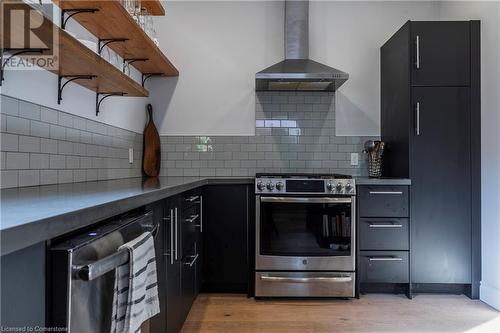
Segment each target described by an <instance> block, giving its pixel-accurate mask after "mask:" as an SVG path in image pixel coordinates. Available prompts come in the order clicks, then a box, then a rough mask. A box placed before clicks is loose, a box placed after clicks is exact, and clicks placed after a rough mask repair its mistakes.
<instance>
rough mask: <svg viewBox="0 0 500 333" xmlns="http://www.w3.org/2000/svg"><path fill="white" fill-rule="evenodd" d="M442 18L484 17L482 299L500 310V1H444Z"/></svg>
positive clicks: (482, 59)
mask: <svg viewBox="0 0 500 333" xmlns="http://www.w3.org/2000/svg"><path fill="white" fill-rule="evenodd" d="M440 18H441V19H443V20H462V19H463V20H470V19H477V20H481V169H482V175H481V178H482V184H481V187H482V188H481V196H482V198H481V200H482V209H481V214H482V222H481V229H482V230H481V238H482V239H481V244H482V246H481V256H482V262H481V266H482V267H481V269H482V274H481V275H482V277H481V289H480V295H481V300H483V301H484V302H486V303H488V304H490V305H491V306H493V307H495V308H497V309H498V310H500V241H499V240H500V132H499V129H500V2H443V3H441V4H440Z"/></svg>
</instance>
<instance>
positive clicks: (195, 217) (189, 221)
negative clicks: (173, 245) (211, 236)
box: [185, 214, 200, 223]
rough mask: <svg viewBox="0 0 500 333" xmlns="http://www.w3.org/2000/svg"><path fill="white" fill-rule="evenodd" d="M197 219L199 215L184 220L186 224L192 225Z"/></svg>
mask: <svg viewBox="0 0 500 333" xmlns="http://www.w3.org/2000/svg"><path fill="white" fill-rule="evenodd" d="M199 217H200V215H198V214H194V215H191V217H190V218H187V219H185V221H186V222H187V223H193V222H194V221H196V220H197V219H198V218H199Z"/></svg>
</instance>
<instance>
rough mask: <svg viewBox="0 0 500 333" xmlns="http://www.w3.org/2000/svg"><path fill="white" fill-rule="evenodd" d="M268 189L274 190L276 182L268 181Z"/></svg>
mask: <svg viewBox="0 0 500 333" xmlns="http://www.w3.org/2000/svg"><path fill="white" fill-rule="evenodd" d="M267 189H268V190H269V191H272V190H274V184H273V183H271V182H269V183H267Z"/></svg>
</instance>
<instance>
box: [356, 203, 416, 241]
mask: <svg viewBox="0 0 500 333" xmlns="http://www.w3.org/2000/svg"><path fill="white" fill-rule="evenodd" d="M360 207H361V206H360ZM358 233H359V249H360V250H407V249H409V248H410V243H409V234H410V232H409V219H408V218H389V217H371V218H359V224H358Z"/></svg>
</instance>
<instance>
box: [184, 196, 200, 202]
mask: <svg viewBox="0 0 500 333" xmlns="http://www.w3.org/2000/svg"><path fill="white" fill-rule="evenodd" d="M199 198H200V196H199V195H193V196H191V197H189V198H186V201H187V202H193V201H195V200H198V199H199Z"/></svg>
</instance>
